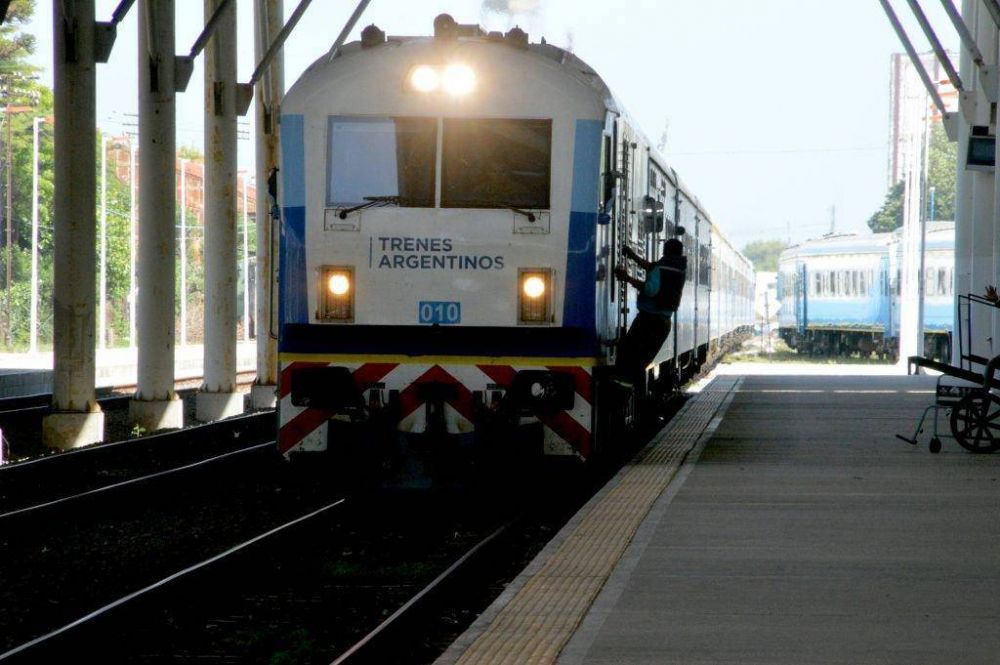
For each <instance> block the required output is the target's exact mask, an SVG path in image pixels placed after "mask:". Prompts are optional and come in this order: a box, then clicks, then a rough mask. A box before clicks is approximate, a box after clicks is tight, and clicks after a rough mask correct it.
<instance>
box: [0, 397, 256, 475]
mask: <svg viewBox="0 0 1000 665" xmlns="http://www.w3.org/2000/svg"><path fill="white" fill-rule="evenodd" d="M273 416H274V414H273V412H271V411H261V412H257V413H245V414H243V415H241V416H234V417H232V418H227V419H225V420H216V421H215V422H211V423H204V424H202V425H195V426H194V427H185V428H184V429H182V430H173V431H170V432H160V433H159V434H150V435H149V436H145V437H142V438H141V439H125V440H123V441H109V442H108V443H98V444H95V445H92V446H86V447H83V448H74V449H73V450H67V451H65V452H61V453H55V454H52V455H46V456H44V457H35V458H34V459H29V460H24V461H23V462H12V463H10V464H5V465H3V466H0V474H3V473H13V472H15V471H16V470H17V469H23V468H25V467H28V466H32V465H35V464H40V463H42V462H51V461H53V460H65V459H67V458H68V457H70V456H73V455H83V454H86V453H96V452H98V451H106V450H109V449H111V448H117V447H118V446H122V445H126V444H132V445H135V444H136V443H139V442H140V441H142V442H144V443H148V442H150V441H156V440H158V439H168V438H173V437H176V436H180V435H183V434H193V433H197V432H202V431H205V429H206V428H210V427H226V426H229V425H232V424H238V423H242V422H244V421H247V420H253V419H256V418H264V417H273ZM0 477H2V476H0Z"/></svg>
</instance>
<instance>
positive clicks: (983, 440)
mask: <svg viewBox="0 0 1000 665" xmlns="http://www.w3.org/2000/svg"><path fill="white" fill-rule="evenodd" d="M951 433H952V434H953V435H954V436H955V440H956V441H958V444H959V445H960V446H962V447H963V448H965V449H966V450H968V451H969V452H970V453H992V452H994V451H996V450H998V449H1000V397H997V396H996V395H993V394H991V393H985V392H983V393H971V394H968V395H966V396H965V397H963V398H962V399H961V400H960V401H959V403H958V404H956V405H955V407H954V408H953V409H952V410H951Z"/></svg>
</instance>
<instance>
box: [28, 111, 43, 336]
mask: <svg viewBox="0 0 1000 665" xmlns="http://www.w3.org/2000/svg"><path fill="white" fill-rule="evenodd" d="M44 121H45V118H35V119H34V120H33V121H32V126H31V130H32V131H31V134H32V144H31V145H32V150H31V333H30V337H31V339H30V345H31V346H30V350H31V353H37V352H38V133H39V126H40V125H41V124H42V123H43V122H44Z"/></svg>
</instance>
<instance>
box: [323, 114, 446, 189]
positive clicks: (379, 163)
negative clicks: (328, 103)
mask: <svg viewBox="0 0 1000 665" xmlns="http://www.w3.org/2000/svg"><path fill="white" fill-rule="evenodd" d="M328 130H329V131H328V134H327V136H328V139H327V181H326V182H327V186H326V203H327V206H328V207H331V208H350V207H354V206H359V205H362V204H365V203H370V204H372V205H376V206H377V205H399V206H402V207H407V208H433V207H434V185H435V183H434V166H435V160H436V157H437V121H436V120H434V119H433V118H355V117H342V116H332V117H330V119H329V123H328Z"/></svg>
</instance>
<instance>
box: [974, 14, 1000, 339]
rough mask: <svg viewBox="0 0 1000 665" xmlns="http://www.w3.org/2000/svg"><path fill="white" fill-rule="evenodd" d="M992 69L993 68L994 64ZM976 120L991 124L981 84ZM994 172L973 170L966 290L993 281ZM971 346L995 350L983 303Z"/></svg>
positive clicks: (987, 51)
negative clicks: (970, 254) (970, 233)
mask: <svg viewBox="0 0 1000 665" xmlns="http://www.w3.org/2000/svg"><path fill="white" fill-rule="evenodd" d="M975 5H976V9H977V11H976V16H977V19H976V20H977V23H976V28H977V29H976V41H977V43H978V44H979V48H980V50H982V52H983V55H984V56H985V59H986V64H987V65H995V64H996V62H997V26H996V24H995V23H994V22H993V19H992V17H991V16H990V14H989V12H987V11H986V9H985V7H984V6H983V4H982V3H975ZM994 69H995V68H994ZM976 98H977V102H976V116H975V117H976V124H977V125H989V124H990V120H991V118H990V116H991V113H990V102H989V100H988V99H987V98H986V95H985V94H984V91H983V89H982V87H981V86H980V88H979V89H978V90H977V91H976ZM994 189H995V184H994V176H993V174H992V173H987V172H985V171H974V172H973V173H972V200H973V202H972V256H971V259H972V260H971V284H970V288H969V290H970V291H971V292H973V293H978V294H982V293H983V291H984V290H985V288H986V285H987V284H996V282H997V279H996V273H995V272H994V268H993V234H994V231H993V220H994V199H995V196H994ZM971 319H972V326H971V331H972V348H971V349H966V352H969V351H971V352H972V353H975V354H978V355H981V356H985V357H987V358H989V357H992V356H993V355H994V354H995V353H997V351H998V350H1000V346H998V344H997V342H998V341H1000V340H997V339H996V338H995V337H994V332H993V331H994V316H993V312H991V311H990V310H989V309H988V308H986V307H981V306H980V307H973V308H972V317H971Z"/></svg>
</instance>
